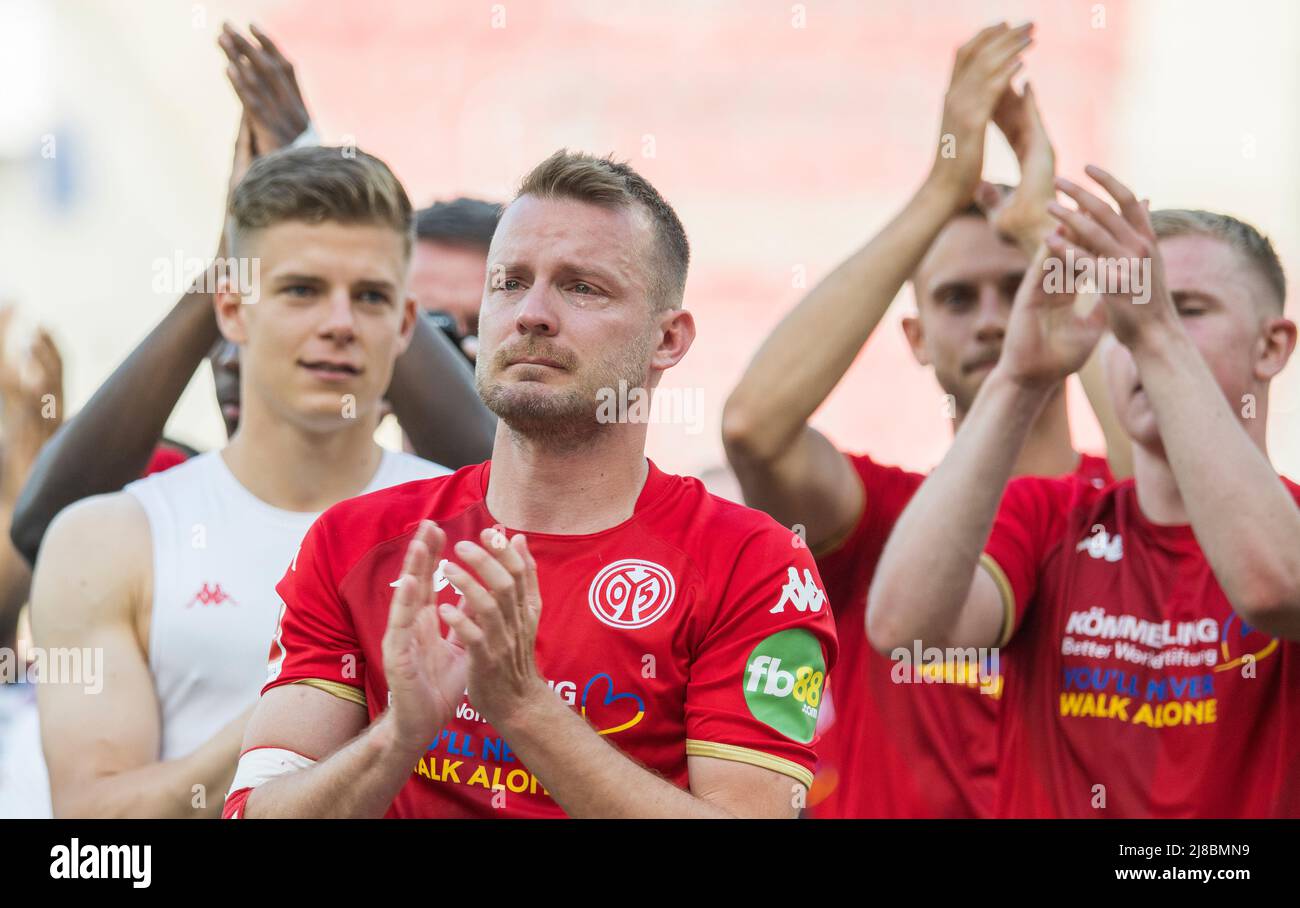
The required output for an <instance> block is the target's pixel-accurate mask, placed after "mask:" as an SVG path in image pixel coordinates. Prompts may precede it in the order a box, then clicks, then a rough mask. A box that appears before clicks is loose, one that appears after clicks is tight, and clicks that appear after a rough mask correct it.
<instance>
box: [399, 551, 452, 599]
mask: <svg viewBox="0 0 1300 908" xmlns="http://www.w3.org/2000/svg"><path fill="white" fill-rule="evenodd" d="M447 564H448V561H447V559H446V558H444V559H442V560H441V561H439V562H438V569H437V570H436V571H434V572H433V591H434V592H435V593H441V592H442V591H443V590H445V589H446V588H447V587H451V588H452V589H453V590H455V591H456V594H457V595H460V587H458V586H456V584H454V583H452V582H451V581H450V580H448V579H447V575H446V574H444V573H443V570H442V569H443V568H445V567H446V566H447ZM388 585H389V586H391V587H392V588H393V589H397V588H398V587H399V586H401V585H402V578H401V577H398V578H397V579H396V580H394V581H393V582H392V583H390V584H388Z"/></svg>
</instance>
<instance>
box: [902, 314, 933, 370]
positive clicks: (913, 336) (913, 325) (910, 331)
mask: <svg viewBox="0 0 1300 908" xmlns="http://www.w3.org/2000/svg"><path fill="white" fill-rule="evenodd" d="M903 334H905V335H907V344H908V346H909V347H911V348H912V356H914V357H915V358H916V361H917V362H918V363H920V364H921V365H923V366H928V365H930V354H929V353H927V352H926V350H925V329H924V328H922V327H921V318H920V316H916V315H906V316H904V317H903Z"/></svg>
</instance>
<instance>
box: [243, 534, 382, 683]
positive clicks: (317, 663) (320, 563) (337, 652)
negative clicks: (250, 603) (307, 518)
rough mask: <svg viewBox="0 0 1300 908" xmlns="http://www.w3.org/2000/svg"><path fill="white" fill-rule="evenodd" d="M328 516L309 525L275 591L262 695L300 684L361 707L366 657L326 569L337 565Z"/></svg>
mask: <svg viewBox="0 0 1300 908" xmlns="http://www.w3.org/2000/svg"><path fill="white" fill-rule="evenodd" d="M328 517H329V512H328V511H327V512H326V513H325V514H324V515H322V516H321V517H320V518H318V519H317V520H316V522H315V523H313V524H312V526H311V529H310V530H308V531H307V535H306V536H305V537H304V538H303V541H302V545H301V546H300V547H299V549H298V553H297V554H296V555H295V556H294V559H293V562H292V563H291V564H290V565H289V570H288V571H286V572H285V575H284V579H283V580H281V581H280V583H279V584H278V585H277V586H276V588H275V589H276V592H277V593H279V594H280V600H281V602H282V605H281V608H280V620H279V622H278V624H277V626H276V633H275V638H274V639H273V640H272V641H271V655H270V663H269V665H268V670H267V682H266V686H265V687H264V688H262V692H263V693H265V692H266V691H268V690H270V689H271V688H273V687H279V686H280V685H282V684H295V683H300V682H301V683H308V684H311V685H313V686H315V687H320V688H321V689H323V690H326V691H328V692H330V693H332V694H334V695H336V696H339V697H342V698H343V699H346V700H351V701H353V702H355V703H360V704H364V703H365V691H364V683H363V679H364V678H365V656H364V655H363V654H362V651H361V644H360V643H359V642H358V639H357V634H356V631H355V630H354V628H353V624H352V618H351V615H350V613H349V612H348V609H347V607H346V606H345V605H344V603H343V601H342V599H341V598H340V596H339V588H338V581H337V579H336V578H335V577H334V575H333V573H332V571H331V567H333V566H340V562H339V560H338V559H337V557H335V556H334V555H333V554H332V553H331V546H330V541H331V540H330V536H331V533H330V527H329V523H328V519H327V518H328Z"/></svg>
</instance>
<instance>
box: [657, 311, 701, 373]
mask: <svg viewBox="0 0 1300 908" xmlns="http://www.w3.org/2000/svg"><path fill="white" fill-rule="evenodd" d="M693 343H695V316H693V315H691V313H689V312H687V311H686V310H685V309H669V310H668V311H666V312H663V313H661V314H660V315H659V344H658V346H656V347H655V351H654V355H653V356H652V357H651V358H650V369H651V370H652V371H663V370H664V369H671V368H672V367H673V366H675V365H677V364H678V363H679V362H681V360H682V357H683V356H685V355H686V351H687V350H689V349H691V344H693Z"/></svg>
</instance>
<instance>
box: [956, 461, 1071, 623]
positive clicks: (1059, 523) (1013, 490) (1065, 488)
mask: <svg viewBox="0 0 1300 908" xmlns="http://www.w3.org/2000/svg"><path fill="white" fill-rule="evenodd" d="M1078 487H1079V484H1078V482H1077V480H1074V479H1072V478H1065V479H1046V478H1043V477H1041V476H1022V477H1019V478H1017V479H1013V480H1011V482H1010V483H1009V484H1008V485H1007V489H1006V492H1005V493H1003V495H1002V504H1001V505H1000V506H999V508H998V513H997V517H995V518H994V520H993V529H992V531H991V532H990V533H989V539H988V543H987V544H986V545H985V546H984V554H983V555H982V556H981V558H980V565H981V566H982V567H983V568H984V569H985V570H987V571H988V572H989V574H990V576H992V578H993V581H994V582H995V583H996V584H997V586H998V592H999V593H1000V594H1001V596H1002V605H1003V608H1004V609H1006V613H1007V617H1006V620H1005V621H1004V622H1003V639H1002V640H1001V641H1000V645H1001V644H1005V643H1006V642H1007V640H1009V639H1010V638H1011V635H1012V633H1014V631H1015V629H1016V628H1017V627H1019V626H1020V620H1021V618H1022V617H1024V614H1025V609H1026V608H1027V607H1028V606H1029V602H1030V600H1031V599H1033V596H1034V592H1035V591H1036V590H1037V588H1038V571H1039V568H1040V567H1041V566H1042V564H1043V562H1044V560H1045V559H1046V557H1047V553H1048V552H1049V551H1050V550H1051V548H1052V547H1053V545H1055V544H1056V543H1057V542H1058V541H1059V540H1060V538H1061V536H1062V535H1063V534H1064V533H1065V529H1066V526H1067V523H1066V515H1067V514H1068V512H1069V511H1070V509H1071V506H1072V500H1073V498H1074V494H1073V493H1074V491H1075V490H1076V489H1077V488H1078Z"/></svg>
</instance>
